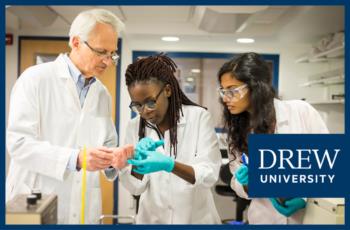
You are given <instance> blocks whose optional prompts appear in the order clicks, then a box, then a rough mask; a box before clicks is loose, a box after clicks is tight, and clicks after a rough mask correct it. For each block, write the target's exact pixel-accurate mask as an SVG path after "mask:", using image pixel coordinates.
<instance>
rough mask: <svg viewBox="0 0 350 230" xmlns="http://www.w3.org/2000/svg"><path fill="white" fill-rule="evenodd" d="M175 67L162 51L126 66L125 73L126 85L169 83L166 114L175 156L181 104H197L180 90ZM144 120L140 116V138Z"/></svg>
mask: <svg viewBox="0 0 350 230" xmlns="http://www.w3.org/2000/svg"><path fill="white" fill-rule="evenodd" d="M176 68H177V65H176V64H175V62H174V61H173V60H172V59H170V58H169V57H168V56H166V55H165V54H164V53H160V54H158V55H155V56H149V57H146V58H141V59H138V60H137V61H136V62H134V63H133V64H130V65H129V66H128V68H127V69H126V73H125V80H126V85H127V86H128V87H129V86H132V85H134V84H136V83H139V82H149V81H154V82H158V83H161V84H162V85H167V84H169V85H170V87H171V92H172V94H171V96H170V98H169V108H168V111H167V116H169V123H170V124H169V126H170V130H169V132H170V154H171V153H172V152H173V153H174V155H175V157H176V155H177V123H178V121H179V120H180V112H181V115H183V112H182V105H195V106H198V105H197V104H196V103H194V102H192V101H191V100H190V99H189V98H188V97H187V96H186V95H185V94H184V93H183V92H182V90H181V88H180V86H179V83H178V81H177V80H176V77H175V72H176ZM146 122H147V121H146V120H145V119H143V118H142V117H140V125H139V138H140V139H141V138H143V137H145V126H146ZM172 149H173V151H172Z"/></svg>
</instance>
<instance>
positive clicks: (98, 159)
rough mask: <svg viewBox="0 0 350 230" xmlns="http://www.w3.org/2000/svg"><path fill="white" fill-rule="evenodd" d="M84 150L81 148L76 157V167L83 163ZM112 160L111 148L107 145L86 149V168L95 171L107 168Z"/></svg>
mask: <svg viewBox="0 0 350 230" xmlns="http://www.w3.org/2000/svg"><path fill="white" fill-rule="evenodd" d="M83 159H84V151H83V150H81V151H80V152H79V155H78V159H77V168H81V167H82V165H83ZM112 161H113V154H112V150H111V149H109V148H107V147H104V146H102V147H98V148H87V149H86V170H87V171H97V170H102V169H105V168H108V167H109V166H110V165H111V164H112Z"/></svg>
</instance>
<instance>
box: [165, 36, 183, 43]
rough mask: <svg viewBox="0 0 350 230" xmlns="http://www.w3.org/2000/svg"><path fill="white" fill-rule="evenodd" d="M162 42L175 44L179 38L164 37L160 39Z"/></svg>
mask: <svg viewBox="0 0 350 230" xmlns="http://www.w3.org/2000/svg"><path fill="white" fill-rule="evenodd" d="M162 40H163V41H166V42H177V41H179V40H180V38H179V37H172V36H165V37H162Z"/></svg>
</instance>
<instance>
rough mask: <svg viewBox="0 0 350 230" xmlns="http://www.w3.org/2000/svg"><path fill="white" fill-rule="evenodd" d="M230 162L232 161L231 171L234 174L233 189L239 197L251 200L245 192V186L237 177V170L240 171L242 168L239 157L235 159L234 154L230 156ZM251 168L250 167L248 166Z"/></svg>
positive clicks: (232, 179)
mask: <svg viewBox="0 0 350 230" xmlns="http://www.w3.org/2000/svg"><path fill="white" fill-rule="evenodd" d="M228 157H229V160H230V163H229V164H230V171H231V173H232V178H231V188H232V189H233V191H235V192H236V194H237V195H238V196H239V197H242V198H244V199H249V197H248V194H247V193H246V192H245V191H244V189H243V186H242V185H241V184H240V183H239V182H238V180H237V179H236V176H235V172H236V170H238V169H239V167H240V166H241V163H240V162H239V161H240V159H239V158H238V157H236V158H234V156H233V155H232V154H228ZM248 167H249V166H248Z"/></svg>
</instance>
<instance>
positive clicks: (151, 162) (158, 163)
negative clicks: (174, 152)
mask: <svg viewBox="0 0 350 230" xmlns="http://www.w3.org/2000/svg"><path fill="white" fill-rule="evenodd" d="M143 154H145V155H146V156H147V158H146V159H143V160H135V159H131V160H128V163H129V164H131V165H134V166H136V168H134V169H133V171H135V172H136V173H139V174H147V173H152V172H158V171H162V170H164V171H167V172H171V171H173V169H174V166H175V161H174V159H173V158H171V157H168V156H165V155H164V154H162V153H159V152H156V151H145V152H143Z"/></svg>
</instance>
